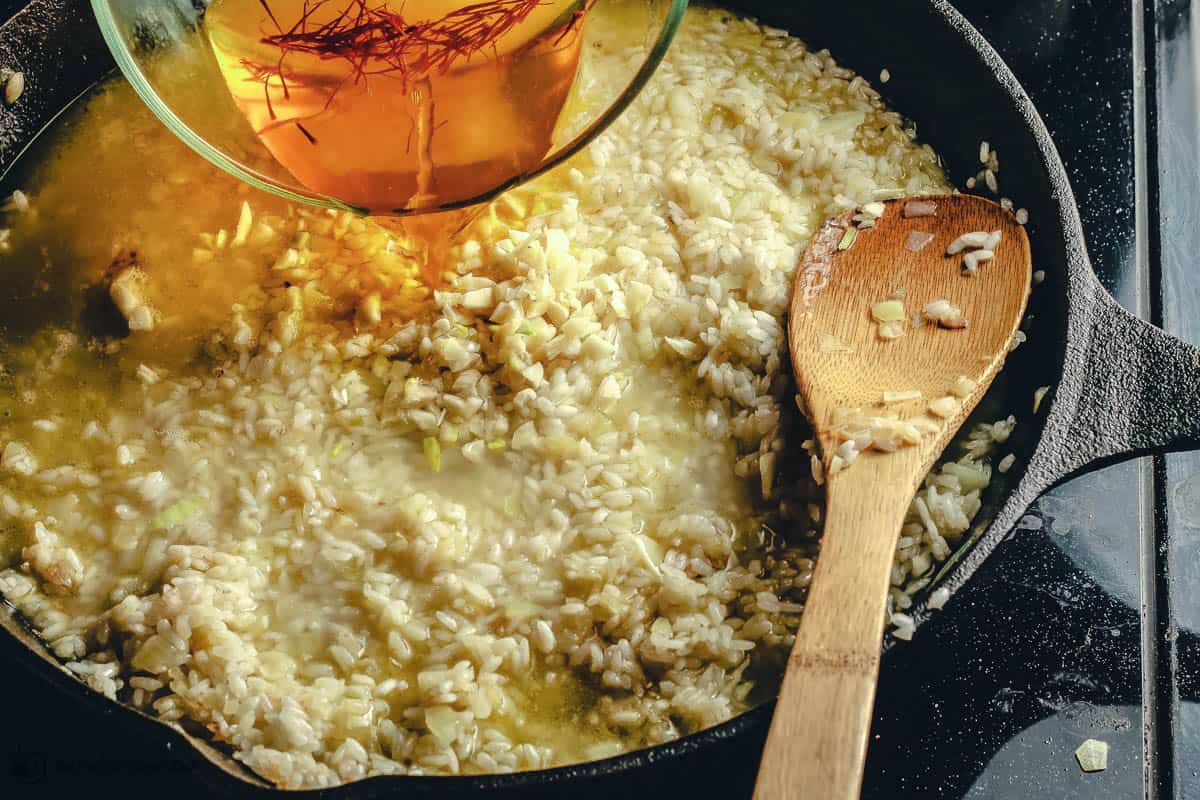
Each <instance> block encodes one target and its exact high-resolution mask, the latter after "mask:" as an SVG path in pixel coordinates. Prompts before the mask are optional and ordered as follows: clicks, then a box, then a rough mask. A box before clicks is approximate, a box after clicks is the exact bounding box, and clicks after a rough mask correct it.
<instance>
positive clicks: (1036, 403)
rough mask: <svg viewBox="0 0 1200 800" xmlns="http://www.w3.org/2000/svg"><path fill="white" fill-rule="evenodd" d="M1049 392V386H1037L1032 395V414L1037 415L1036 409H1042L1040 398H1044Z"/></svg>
mask: <svg viewBox="0 0 1200 800" xmlns="http://www.w3.org/2000/svg"><path fill="white" fill-rule="evenodd" d="M1048 391H1050V387H1049V386H1039V387H1038V388H1037V389H1036V390H1035V391H1034V393H1033V413H1034V414H1036V413H1038V409H1039V408H1041V407H1042V398H1044V397H1045V396H1046V392H1048Z"/></svg>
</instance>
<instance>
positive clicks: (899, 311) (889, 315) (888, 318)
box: [871, 300, 905, 322]
mask: <svg viewBox="0 0 1200 800" xmlns="http://www.w3.org/2000/svg"><path fill="white" fill-rule="evenodd" d="M871 316H872V317H873V318H874V319H875V321H876V322H900V321H902V320H903V319H904V318H905V312H904V303H902V302H900V301H899V300H883V301H881V302H878V303H876V304H875V305H873V306H871Z"/></svg>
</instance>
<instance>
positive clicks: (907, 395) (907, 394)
mask: <svg viewBox="0 0 1200 800" xmlns="http://www.w3.org/2000/svg"><path fill="white" fill-rule="evenodd" d="M920 399H921V390H920V389H908V390H906V391H903V392H884V393H883V402H885V403H904V402H907V401H908V400H920Z"/></svg>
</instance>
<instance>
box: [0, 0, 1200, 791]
mask: <svg viewBox="0 0 1200 800" xmlns="http://www.w3.org/2000/svg"><path fill="white" fill-rule="evenodd" d="M18 5H19V3H17V2H14V1H13V0H0V18H3V17H6V16H7V15H8V14H9V13H11V11H13V10H15V8H16V7H17V6H18ZM957 6H958V8H959V9H960V10H962V11H963V12H964V13H965V14H966V15H967V17H969V18H970V19H971V21H972V22H974V23H975V25H976V26H978V27H979V28H980V30H982V31H983V33H984V34H985V35H986V36H987V37H988V38H989V40H990V41H991V42H992V43H993V44H994V45H995V46H996V48H997V49H998V50H999V51H1000V53H1001V55H1003V56H1004V58H1005V60H1006V61H1007V62H1008V64H1009V65H1010V66H1011V67H1012V69H1013V71H1014V72H1015V73H1016V75H1017V77H1018V78H1019V79H1020V80H1021V82H1022V83H1023V84H1024V86H1025V88H1026V90H1027V91H1028V92H1029V94H1030V96H1031V97H1032V98H1033V100H1034V103H1035V104H1036V105H1037V107H1038V109H1039V110H1040V111H1041V113H1042V115H1043V117H1044V118H1045V120H1046V122H1047V125H1048V127H1049V128H1050V131H1051V133H1052V134H1053V135H1054V139H1055V142H1056V143H1057V145H1058V149H1059V151H1060V153H1061V154H1062V158H1063V161H1064V162H1065V163H1066V166H1067V169H1068V172H1069V173H1070V176H1071V180H1072V184H1073V186H1074V189H1075V193H1076V196H1077V198H1078V200H1079V205H1080V209H1081V211H1082V214H1083V220H1084V228H1085V230H1086V234H1087V240H1088V249H1089V251H1090V253H1091V255H1092V259H1093V262H1094V264H1095V267H1096V270H1097V272H1098V273H1099V274H1100V277H1101V279H1102V280H1103V282H1104V284H1105V285H1106V286H1107V287H1108V288H1109V289H1110V290H1111V291H1112V292H1113V293H1114V294H1115V295H1116V297H1117V298H1118V299H1119V300H1120V301H1121V302H1122V303H1123V304H1124V305H1125V306H1126V307H1127V308H1129V309H1131V310H1133V311H1135V312H1136V313H1138V314H1139V315H1141V316H1143V317H1145V318H1147V319H1150V320H1152V321H1153V322H1155V323H1158V324H1161V325H1163V326H1164V327H1166V328H1167V329H1168V330H1169V331H1171V332H1172V333H1175V334H1177V335H1179V336H1182V337H1183V338H1185V339H1188V340H1190V341H1192V342H1195V343H1200V263H1198V262H1197V259H1196V254H1197V253H1200V227H1198V226H1197V220H1198V219H1200V214H1198V213H1197V212H1198V211H1200V209H1198V208H1197V206H1198V205H1200V166H1198V164H1200V117H1198V105H1200V80H1198V78H1197V63H1198V56H1200V39H1196V38H1193V14H1192V11H1193V4H1192V3H1189V2H1186V1H1185V0H1130V2H1125V1H1124V0H1010V2H1002V3H996V2H991V0H963V1H962V2H959V3H957ZM1196 7H1197V8H1200V3H1197V4H1196ZM799 34H800V35H801V36H803V32H799ZM1197 390H1200V387H1197ZM1026 523H1027V527H1025V528H1020V529H1018V530H1016V531H1014V532H1013V533H1012V535H1011V536H1010V537H1009V538H1008V540H1007V541H1006V542H1005V543H1004V544H1003V545H1001V547H1000V548H998V550H997V551H996V553H995V554H994V555H993V556H992V557H991V559H990V560H989V561H988V562H987V564H986V565H985V566H984V567H983V568H982V569H981V570H980V571H979V572H978V573H977V574H976V576H975V578H974V579H973V580H972V581H971V582H970V584H969V585H968V586H967V587H966V588H965V589H964V590H962V591H960V592H959V593H958V594H957V595H956V596H955V598H954V599H953V601H952V602H951V604H950V605H949V606H948V607H947V608H946V610H945V611H943V612H942V613H941V614H940V615H938V616H937V617H935V619H934V620H933V621H932V622H931V623H930V624H928V625H927V626H926V627H924V628H922V629H921V630H920V631H919V632H918V633H917V636H916V637H915V639H914V641H913V642H912V643H911V644H910V645H909V646H907V647H904V648H902V649H901V650H900V651H899V652H897V653H896V654H894V657H893V658H892V659H891V660H890V662H889V663H888V665H887V667H886V669H885V671H884V673H883V675H882V676H881V681H880V692H879V701H878V703H877V706H876V719H875V726H874V731H873V734H872V740H871V745H870V752H869V763H868V767H867V773H866V780H865V787H864V797H866V798H872V800H901V799H903V798H921V799H922V800H942V799H943V798H944V799H945V800H959V799H960V798H966V799H969V800H1018V799H1019V800H1028V799H1029V798H1089V800H1108V799H1109V798H1122V799H1123V798H1137V797H1145V798H1148V799H1149V800H1167V799H1168V798H1172V799H1173V800H1200V776H1198V774H1197V770H1200V692H1198V688H1200V640H1198V639H1197V633H1198V632H1200V600H1197V597H1198V596H1200V558H1198V556H1200V454H1196V453H1193V454H1178V455H1166V456H1155V457H1153V458H1142V459H1139V460H1136V461H1131V462H1127V463H1124V464H1119V465H1117V466H1113V467H1109V468H1107V469H1104V470H1102V471H1099V472H1094V473H1091V474H1088V475H1085V476H1083V477H1080V478H1077V479H1075V480H1072V481H1070V482H1068V483H1065V484H1063V485H1061V486H1059V487H1057V488H1055V489H1054V490H1052V491H1051V492H1049V493H1048V494H1047V495H1046V496H1045V497H1044V498H1042V500H1040V501H1039V503H1038V504H1037V506H1035V513H1034V514H1033V515H1031V516H1030V517H1027V518H1026ZM5 695H6V698H7V699H6V703H5V711H6V713H5V715H4V723H3V724H0V794H2V795H4V796H6V797H13V798H25V797H35V796H49V797H58V796H63V797H67V796H71V795H72V794H76V793H79V792H82V791H100V792H107V791H112V792H122V793H128V794H126V796H130V797H143V796H157V795H159V794H169V796H171V797H172V798H177V799H178V800H184V799H185V798H192V797H205V796H210V795H209V791H210V790H209V789H208V788H207V787H206V786H205V785H204V784H202V783H201V782H200V781H199V779H198V778H196V777H195V776H194V774H193V771H194V767H195V766H196V764H197V761H196V759H197V757H196V756H194V755H193V754H191V753H185V752H174V751H168V750H164V745H163V744H162V743H161V742H160V741H159V740H158V739H156V738H151V737H149V736H144V735H139V732H138V731H130V730H127V729H125V728H121V729H120V730H113V729H112V728H111V727H110V722H109V721H108V720H106V719H105V718H104V717H103V716H102V715H100V714H98V713H96V712H94V711H92V710H91V709H88V708H81V707H80V706H78V705H76V704H74V703H71V702H69V701H67V700H65V699H64V698H62V697H60V696H59V695H58V694H54V693H51V690H50V689H48V688H44V687H43V686H42V685H40V684H32V685H29V686H25V685H22V686H21V687H20V688H19V689H14V687H12V686H11V684H10V685H9V686H8V688H7V691H6V692H5ZM64 719H65V720H69V722H68V724H67V728H66V729H65V730H64V728H63V727H62V720H64ZM1088 738H1095V739H1100V740H1103V741H1106V742H1108V744H1109V748H1110V749H1109V759H1108V769H1107V770H1105V771H1104V772H1100V773H1093V774H1084V773H1082V772H1081V771H1080V769H1079V767H1078V766H1077V764H1076V763H1075V761H1074V757H1073V753H1074V751H1075V748H1076V747H1078V746H1079V744H1080V743H1081V742H1083V741H1084V740H1085V739H1088ZM756 746H757V745H756V743H754V742H747V743H746V745H745V747H744V748H743V750H744V752H740V753H738V754H736V757H733V758H730V759H727V760H722V761H720V762H719V763H713V759H708V760H707V761H706V760H705V759H704V758H703V757H702V756H701V757H697V758H694V759H691V760H685V761H684V762H680V763H675V764H672V765H668V766H665V767H664V768H662V769H659V768H655V769H650V770H646V771H643V772H641V773H638V774H635V775H632V776H626V777H623V778H619V779H615V778H609V779H605V780H603V781H598V782H596V783H594V784H584V785H579V786H573V787H572V789H571V793H572V795H573V796H575V797H577V798H588V797H601V796H604V797H611V796H613V795H614V793H617V795H618V796H625V797H631V798H637V797H644V796H649V795H650V794H651V793H654V794H659V793H667V794H669V795H670V796H673V797H678V796H684V794H685V793H694V796H699V797H706V798H707V797H724V798H741V797H749V795H750V788H751V786H752V785H753V777H754V769H755V766H756V753H755V751H754V748H755V747H756ZM555 791H560V790H555ZM256 796H260V795H256ZM538 796H539V797H552V796H554V792H551V793H544V792H543V793H538Z"/></svg>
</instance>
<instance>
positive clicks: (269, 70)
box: [204, 0, 587, 283]
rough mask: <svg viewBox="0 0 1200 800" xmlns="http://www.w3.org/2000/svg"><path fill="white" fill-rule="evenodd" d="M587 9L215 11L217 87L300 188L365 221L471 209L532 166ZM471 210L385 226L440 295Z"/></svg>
mask: <svg viewBox="0 0 1200 800" xmlns="http://www.w3.org/2000/svg"><path fill="white" fill-rule="evenodd" d="M586 6H587V3H586V2H581V1H580V0H484V2H476V3H471V4H467V3H463V2H461V0H460V1H459V2H455V0H400V1H399V2H393V1H391V0H387V1H386V2H381V3H371V2H369V0H216V2H213V3H212V4H211V5H210V6H209V7H208V9H207V10H206V12H205V17H204V27H205V29H206V32H207V35H208V39H209V41H210V43H211V45H212V49H213V53H214V55H215V56H216V61H217V64H218V66H219V67H220V71H221V73H222V76H223V77H224V80H225V84H226V86H227V87H228V89H229V91H230V93H231V95H232V96H233V99H234V101H235V103H236V105H237V107H238V109H239V110H240V111H241V112H242V114H243V115H244V116H245V117H246V119H247V121H248V122H249V123H250V126H251V127H252V128H253V130H254V132H255V134H256V135H257V136H258V138H259V140H260V141H261V142H262V144H263V145H264V146H265V147H266V148H267V150H268V151H269V152H270V153H271V155H272V156H273V157H274V158H275V160H276V161H278V162H279V164H280V165H282V166H283V167H284V168H285V169H287V170H288V172H290V173H291V174H292V175H293V176H294V177H295V179H296V180H297V181H298V182H299V183H301V184H303V185H304V186H305V187H307V188H309V189H311V190H314V191H317V192H320V193H322V194H326V195H329V196H331V197H335V198H337V199H339V200H342V201H344V202H347V203H349V204H351V205H354V206H356V207H358V208H361V209H363V210H365V211H366V212H367V213H370V214H372V215H391V214H404V213H407V212H411V211H414V210H433V209H436V208H438V207H439V206H442V205H446V204H450V203H456V202H462V201H466V200H470V199H471V198H473V197H476V196H478V195H480V194H483V193H485V192H487V191H489V190H491V189H493V188H495V187H496V186H499V185H502V184H504V183H506V182H508V181H510V180H512V179H513V178H515V177H517V176H519V175H522V174H524V173H526V172H528V171H530V170H532V169H534V168H535V167H537V166H538V165H539V164H540V163H541V161H542V159H543V158H544V157H545V155H546V153H547V152H549V150H550V148H551V146H552V139H553V134H554V130H555V127H556V125H557V123H558V120H559V116H560V114H561V112H562V110H563V106H564V104H565V103H566V101H567V98H568V95H569V94H570V90H571V86H572V84H573V82H574V79H575V74H576V71H577V68H578V64H579V57H580V50H581V44H582V41H583V36H582V28H583V19H584V12H585V10H586ZM470 218H471V214H470V212H469V211H461V210H460V211H452V212H442V213H436V214H430V215H425V217H424V218H421V219H419V221H418V218H415V217H410V218H408V219H406V220H404V221H403V222H399V221H393V222H392V223H390V227H393V228H398V229H399V232H400V233H402V234H404V235H405V236H406V237H407V239H409V240H410V241H411V242H413V243H414V244H415V247H414V249H415V250H421V251H425V252H424V255H423V258H422V259H421V260H422V261H423V262H425V261H428V262H430V263H428V264H426V263H422V273H423V275H424V277H425V279H426V281H427V282H432V283H436V276H437V275H438V274H439V273H440V271H441V268H442V265H441V264H439V263H438V262H441V261H443V260H444V256H445V252H446V251H447V250H448V248H449V242H450V240H451V239H452V237H453V235H454V234H455V233H456V232H457V231H458V230H459V229H461V228H462V227H463V226H464V225H465V224H466V223H467V222H469V220H470Z"/></svg>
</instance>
